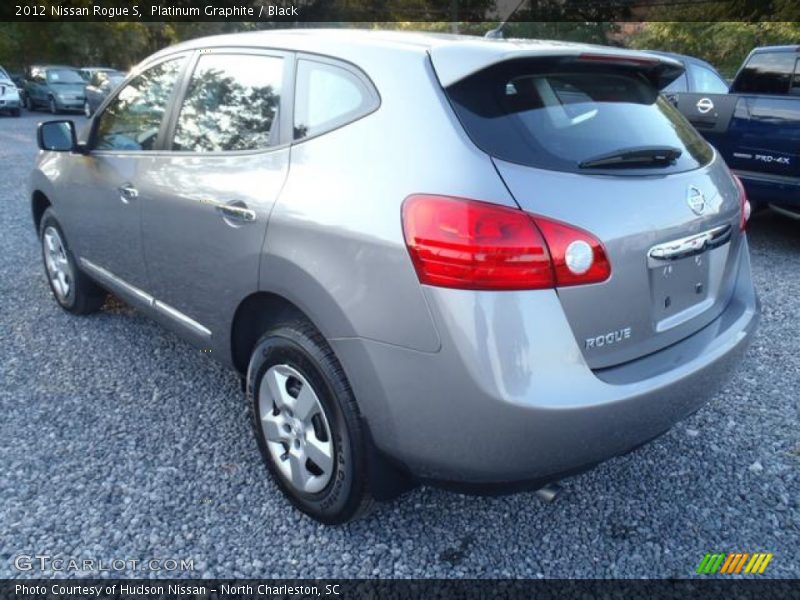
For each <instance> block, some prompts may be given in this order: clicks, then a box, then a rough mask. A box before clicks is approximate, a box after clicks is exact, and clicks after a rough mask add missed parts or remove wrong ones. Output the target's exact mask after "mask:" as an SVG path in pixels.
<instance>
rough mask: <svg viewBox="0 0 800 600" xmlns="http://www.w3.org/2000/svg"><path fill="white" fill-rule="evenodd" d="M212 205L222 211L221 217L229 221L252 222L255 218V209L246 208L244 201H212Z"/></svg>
mask: <svg viewBox="0 0 800 600" xmlns="http://www.w3.org/2000/svg"><path fill="white" fill-rule="evenodd" d="M214 206H215V207H216V209H217V210H218V211H219V212H220V213H222V216H223V217H225V218H226V219H229V220H231V221H241V222H242V223H252V222H253V221H255V220H256V211H254V210H252V209H250V208H247V205H246V204H245V203H244V202H233V203H231V204H220V203H214Z"/></svg>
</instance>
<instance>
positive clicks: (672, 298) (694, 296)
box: [650, 252, 709, 329]
mask: <svg viewBox="0 0 800 600" xmlns="http://www.w3.org/2000/svg"><path fill="white" fill-rule="evenodd" d="M706 254H707V253H706V252H703V253H702V254H695V255H694V256H689V257H686V258H681V259H678V260H673V261H670V262H669V263H667V264H662V265H659V266H657V267H655V268H651V269H650V289H651V290H652V298H653V314H654V316H655V320H656V322H657V323H658V324H659V327H658V329H661V328H662V327H661V325H662V324H663V325H664V326H667V325H668V322H669V320H671V319H672V318H673V317H675V316H676V315H679V314H681V313H683V312H684V311H686V310H687V309H690V308H692V307H695V306H696V305H698V304H702V303H703V302H705V301H706V300H708V297H709V291H708V284H709V261H708V257H707V256H706ZM664 321H667V322H666V323H665V322H664ZM665 328H669V327H668V326H667V327H665Z"/></svg>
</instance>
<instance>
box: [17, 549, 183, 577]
mask: <svg viewBox="0 0 800 600" xmlns="http://www.w3.org/2000/svg"><path fill="white" fill-rule="evenodd" d="M14 568H15V569H17V570H18V571H40V572H59V573H78V572H80V573H101V572H105V571H165V572H176V571H194V559H193V558H146V559H139V558H73V557H63V556H51V555H49V554H20V555H18V556H16V557H15V558H14Z"/></svg>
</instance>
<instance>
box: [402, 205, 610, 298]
mask: <svg viewBox="0 0 800 600" xmlns="http://www.w3.org/2000/svg"><path fill="white" fill-rule="evenodd" d="M403 232H404V235H405V240H406V245H407V247H408V251H409V254H410V256H411V260H412V262H413V263H414V267H415V269H416V271H417V276H418V277H419V280H420V282H421V283H424V284H427V285H433V286H438V287H450V288H459V289H468V290H531V289H546V288H553V287H557V286H562V285H579V284H584V283H596V282H598V281H603V280H605V279H607V278H608V276H609V275H610V274H611V268H610V265H609V263H608V260H607V258H606V254H605V251H604V249H603V246H602V244H601V243H600V242H599V240H597V239H596V238H594V237H593V236H592V235H591V234H589V233H587V232H585V231H582V230H579V229H576V228H573V227H571V226H569V225H566V224H564V223H559V222H556V221H551V220H549V219H545V218H542V217H537V216H533V215H529V214H528V213H525V212H523V211H521V210H518V209H513V208H507V207H504V206H498V205H496V204H489V203H486V202H479V201H476V200H467V199H465V198H453V197H449V196H433V195H425V194H419V195H413V196H409V197H408V198H406V200H405V202H404V203H403Z"/></svg>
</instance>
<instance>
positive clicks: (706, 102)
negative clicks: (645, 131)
mask: <svg viewBox="0 0 800 600" xmlns="http://www.w3.org/2000/svg"><path fill="white" fill-rule="evenodd" d="M712 110H714V103H713V102H712V101H711V98H700V100H698V101H697V112H699V113H700V114H701V115H704V114H706V113H709V112H711V111H712Z"/></svg>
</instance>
